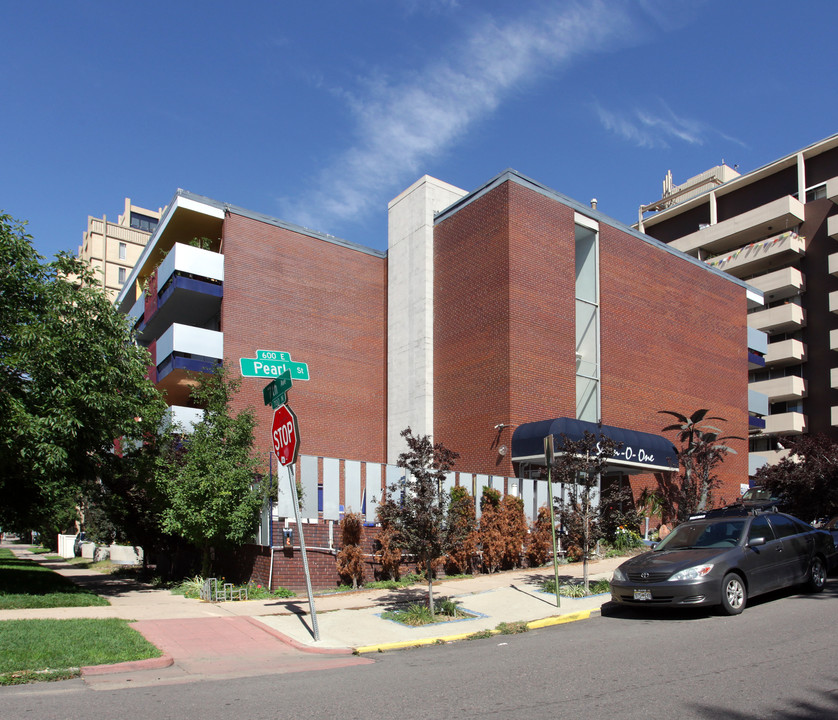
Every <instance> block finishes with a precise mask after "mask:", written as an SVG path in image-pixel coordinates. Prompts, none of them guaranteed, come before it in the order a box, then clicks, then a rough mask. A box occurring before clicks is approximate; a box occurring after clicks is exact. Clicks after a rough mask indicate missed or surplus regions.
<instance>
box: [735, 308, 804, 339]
mask: <svg viewBox="0 0 838 720" xmlns="http://www.w3.org/2000/svg"><path fill="white" fill-rule="evenodd" d="M805 325H806V313H805V312H804V311H803V308H802V307H800V305H797V304H795V303H785V304H784V305H778V306H777V307H771V308H766V309H765V310H758V311H757V312H753V313H749V314H748V327H752V328H754V329H755V330H762V331H763V332H767V333H777V332H794V331H795V330H799V329H800V328H802V327H804V326H805Z"/></svg>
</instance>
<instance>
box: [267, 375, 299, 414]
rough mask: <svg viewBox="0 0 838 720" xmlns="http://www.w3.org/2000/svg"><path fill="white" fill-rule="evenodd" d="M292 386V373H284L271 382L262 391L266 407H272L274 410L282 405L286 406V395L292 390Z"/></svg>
mask: <svg viewBox="0 0 838 720" xmlns="http://www.w3.org/2000/svg"><path fill="white" fill-rule="evenodd" d="M292 385H293V383H292V382H291V372H290V371H286V372H284V373H282V375H280V376H279V377H278V378H277V379H276V380H272V381H271V382H269V383H268V384H267V385H265V387H264V389H263V390H262V397H263V399H264V400H265V405H271V406H272V407H273V409H274V410H276V409H277V408H278V407H279V406H280V405H284V404H285V393H287V392H288V391H289V390H290V389H291V387H292Z"/></svg>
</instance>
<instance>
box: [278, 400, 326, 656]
mask: <svg viewBox="0 0 838 720" xmlns="http://www.w3.org/2000/svg"><path fill="white" fill-rule="evenodd" d="M271 442H272V443H273V448H274V453H276V459H277V460H278V461H279V464H280V465H282V466H283V467H285V468H287V469H288V483H289V484H290V485H291V501H292V502H293V503H294V516H295V518H296V520H297V535H298V536H299V538H300V555H302V558H303V570H304V571H305V576H306V591H307V592H308V605H309V609H310V612H311V629H312V631H313V633H314V640H315V642H316V641H318V640H320V628H319V627H318V626H317V610H316V609H315V607H314V593H313V592H312V590H311V573H310V571H309V568H308V556H307V555H306V541H305V537H304V536H303V520H302V517H300V500H299V497H298V495H297V478H296V471H295V469H294V464H295V463H296V462H297V451H298V450H299V447H300V428H299V425H298V423H297V416H296V415H295V414H294V411H293V410H292V409H291V408H290V407H289V406H288V405H286V404H285V403H283V404H282V405H280V406H279V407H278V408H277V409H276V410H274V419H273V423H272V425H271Z"/></svg>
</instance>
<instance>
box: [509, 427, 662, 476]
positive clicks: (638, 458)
mask: <svg viewBox="0 0 838 720" xmlns="http://www.w3.org/2000/svg"><path fill="white" fill-rule="evenodd" d="M586 430H587V431H588V432H590V433H593V434H594V435H596V436H597V437H602V436H605V437H609V438H611V439H612V440H614V441H615V442H617V443H622V447H621V448H620V450H618V451H617V453H616V454H615V455H614V458H613V460H612V461H611V462H609V465H613V466H614V467H615V468H620V469H623V470H625V471H631V470H634V471H635V472H642V471H648V472H669V471H672V470H677V469H678V455H677V451H676V450H675V446H674V445H673V444H672V443H671V442H669V440H667V439H666V438H664V437H661V436H660V435H652V434H651V433H644V432H638V431H637V430H627V429H626V428H619V427H613V426H611V425H597V423H592V422H585V421H584V420H574V419H573V418H556V419H554V420H540V421H539V422H531V423H524V424H523V425H519V426H518V427H517V428H515V432H513V433H512V461H513V462H531V463H537V464H541V465H544V464H545V459H544V438H546V437H547V436H548V435H553V437H554V438H555V439H554V441H553V442H554V444H555V449H556V452H557V453H558V452H561V447H562V435H565V436H567V437H568V438H569V439H571V440H581V439H582V438H583V437H584V436H585V431H586Z"/></svg>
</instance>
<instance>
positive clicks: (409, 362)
mask: <svg viewBox="0 0 838 720" xmlns="http://www.w3.org/2000/svg"><path fill="white" fill-rule="evenodd" d="M202 238H205V239H206V240H202ZM190 243H191V244H190ZM749 299H750V301H751V302H759V301H760V300H761V296H760V293H759V292H756V291H754V290H753V288H751V287H750V286H748V285H747V284H746V283H744V282H742V281H741V280H738V279H736V278H733V277H731V276H728V275H725V274H724V273H722V272H719V271H718V270H716V269H714V268H711V267H708V266H707V265H705V264H704V263H703V262H701V261H699V260H696V259H694V258H692V257H689V256H687V255H685V254H683V253H681V252H679V251H677V250H675V249H673V248H671V247H669V246H667V245H666V244H664V243H661V242H658V241H656V240H654V239H652V238H650V237H648V236H645V235H643V234H641V233H639V232H637V231H635V230H632V229H631V228H629V227H627V226H624V225H622V224H620V223H618V222H616V221H615V220H613V219H611V218H609V217H607V216H606V215H604V214H603V213H601V212H598V211H597V210H595V209H593V208H591V207H587V206H585V205H582V204H580V203H577V202H575V201H573V200H571V199H570V198H567V197H565V196H563V195H561V194H559V193H557V192H555V191H553V190H551V189H549V188H547V187H545V186H543V185H540V184H539V183H537V182H535V181H533V180H530V179H528V178H526V177H524V176H522V175H520V174H518V173H516V172H514V171H506V172H504V173H502V174H500V175H499V176H497V177H495V178H493V179H492V180H490V181H489V182H488V183H486V184H485V185H484V186H482V187H481V188H479V189H477V190H476V191H474V192H471V193H466V192H465V191H463V190H460V189H458V188H455V187H454V186H451V185H447V184H446V183H443V182H440V181H438V180H435V179H433V178H429V177H424V178H421V179H420V180H419V181H417V182H416V183H414V185H412V186H411V187H410V188H408V189H407V190H405V191H404V192H403V193H402V194H400V195H399V196H398V197H397V198H396V199H395V200H393V201H392V202H391V203H390V206H389V246H388V252H386V253H385V252H381V251H378V250H373V249H370V248H367V247H362V246H359V245H356V244H353V243H349V242H344V241H342V240H339V239H336V238H334V237H332V236H328V235H324V234H319V233H317V232H313V231H311V230H307V229H304V228H301V227H297V226H294V225H290V224H288V223H284V222H282V221H280V220H277V219H275V218H270V217H267V216H264V215H260V214H258V213H254V212H251V211H248V210H244V209H242V208H239V207H234V206H231V205H227V204H224V203H220V202H217V201H214V200H211V199H208V198H205V197H201V196H197V195H193V194H190V193H186V192H184V191H178V193H177V194H176V195H175V197H174V199H173V200H172V202H171V203H170V204H169V206H168V207H167V208H166V210H165V211H164V213H163V217H162V218H161V221H160V224H159V226H158V228H157V231H156V232H155V233H154V235H153V236H152V238H151V241H150V242H149V244H148V246H147V248H146V250H145V251H144V253H143V256H142V257H141V258H140V260H139V262H138V263H137V265H136V267H135V270H134V272H133V274H132V275H131V277H130V279H129V282H128V284H127V285H126V287H125V288H124V290H123V292H122V293H121V294H120V297H119V300H118V304H119V306H120V308H121V309H122V310H123V311H124V312H126V313H128V314H129V315H130V316H131V317H132V318H133V319H134V321H135V322H136V327H137V329H138V337H139V340H140V342H141V343H143V344H144V345H146V346H148V347H149V349H150V351H151V352H152V355H153V356H154V359H155V363H156V373H157V376H156V379H157V382H158V384H159V386H160V387H161V388H163V389H165V390H166V391H167V397H168V399H169V402H170V404H171V405H172V410H171V412H172V415H173V417H174V418H175V419H176V420H178V421H180V422H181V423H183V424H184V425H188V424H189V422H190V420H191V419H194V418H195V417H197V416H198V414H199V413H200V410H199V409H198V408H193V407H190V403H189V399H188V390H189V380H188V377H187V375H186V371H187V370H208V369H211V367H212V366H213V365H214V364H216V363H218V362H222V361H224V362H226V363H228V364H229V365H230V366H231V367H232V368H235V369H238V359H239V358H244V357H251V358H252V357H255V353H256V351H257V350H277V351H281V352H284V353H288V355H290V358H291V359H292V360H293V361H297V362H305V363H307V365H308V369H309V377H310V380H308V381H300V382H295V383H294V387H293V389H292V391H291V394H290V396H289V402H290V403H291V405H292V406H293V408H294V410H295V411H296V413H297V415H298V417H299V420H300V430H301V435H302V442H301V449H300V452H301V455H302V457H301V458H300V460H299V461H298V477H300V478H301V482H302V484H303V489H304V500H303V502H304V508H303V515H304V516H305V517H308V518H311V522H310V524H309V529H307V531H306V532H307V536H306V544H307V546H312V548H313V549H314V551H313V552H312V551H310V552H309V561H310V563H311V564H312V567H313V574H314V582H315V584H316V585H321V586H329V585H334V584H335V582H336V580H337V578H336V575H335V571H334V557H333V554H334V551H335V548H336V542H337V540H336V538H337V532H336V530H335V523H336V521H337V519H338V518H339V517H340V513H341V512H342V511H343V510H344V509H345V510H356V511H358V510H360V511H361V512H364V513H365V514H366V518H367V521H368V522H374V519H375V504H376V502H377V501H378V500H379V499H380V497H381V489H382V486H383V485H384V484H388V483H389V482H390V481H392V479H394V478H395V477H397V476H398V474H399V471H398V469H397V468H395V461H396V459H397V457H398V453H399V452H400V451H401V449H402V447H401V444H400V443H401V442H402V440H401V438H400V437H399V432H400V431H401V430H402V429H403V428H404V427H406V426H408V425H409V426H411V427H412V429H413V430H414V432H416V433H429V434H432V435H433V436H434V438H435V439H436V440H438V441H441V442H443V443H444V444H445V445H446V446H448V447H450V448H452V449H454V450H456V451H457V452H459V453H460V456H461V457H460V459H459V460H458V463H457V471H458V472H457V473H455V474H452V476H451V478H450V484H451V485H453V484H455V483H456V484H460V485H466V486H467V487H468V488H469V490H470V491H472V493H474V494H477V495H479V494H480V492H481V490H482V487H483V486H486V485H488V486H492V487H495V488H498V489H500V490H501V491H502V492H507V493H512V494H516V495H518V496H520V497H522V498H523V500H524V503H525V511H526V513H527V515H528V516H529V517H530V518H533V517H534V516H535V513H536V512H537V508H538V506H539V505H540V504H543V503H544V502H546V500H547V497H546V489H545V488H544V487H543V486H544V485H545V483H544V482H542V481H539V480H537V479H535V478H536V477H537V475H538V469H539V466H540V465H543V462H544V461H543V457H539V452H538V449H539V447H543V445H542V441H543V438H544V436H545V434H548V433H559V432H567V433H568V434H572V433H573V432H577V433H578V432H581V430H583V429H586V428H590V429H593V430H596V429H597V428H598V424H602V426H603V431H604V432H608V433H609V434H611V433H612V431H613V433H614V434H615V435H618V436H619V439H621V440H624V441H625V442H626V448H625V449H624V452H623V454H622V456H621V457H615V458H614V459H613V462H612V464H611V470H610V473H609V476H610V477H609V478H607V479H606V481H609V482H610V481H613V480H620V481H623V480H625V481H627V482H630V483H631V485H632V487H633V488H634V489H636V490H637V491H639V489H640V488H642V487H643V486H645V485H646V484H648V483H651V482H653V480H654V474H655V473H660V472H667V471H669V470H670V469H671V468H673V467H674V466H675V458H674V448H673V447H672V443H671V442H670V440H671V439H669V438H662V437H661V436H660V429H661V427H663V426H664V425H665V424H668V421H667V420H666V416H663V415H660V414H659V411H660V410H675V411H679V412H684V413H691V412H692V411H693V410H696V409H698V408H702V407H707V408H711V409H712V411H713V414H714V415H720V416H722V417H724V418H726V419H727V420H728V423H727V424H726V427H725V430H726V432H728V433H729V434H731V435H739V436H743V437H744V436H747V431H748V411H747V407H748V350H747V348H748V341H747V326H746V306H747V303H748V301H749ZM708 317H712V318H713V321H712V323H708V321H707V319H708ZM265 382H266V381H265V380H260V379H255V378H245V379H244V380H243V385H242V390H241V392H240V393H239V396H238V398H237V400H236V404H237V406H238V407H240V408H243V407H246V406H252V407H254V408H256V409H257V420H258V423H259V425H258V428H257V451H258V452H259V453H260V454H262V455H263V456H264V457H265V459H266V460H265V464H266V465H267V464H268V462H269V460H268V458H269V457H270V449H271V445H270V438H269V435H270V432H269V429H270V424H271V416H272V410H271V409H270V408H269V407H265V406H263V403H262V387H263V386H264V384H265ZM741 444H742V447H741V448H738V449H739V450H740V453H739V454H736V455H731V456H729V457H728V459H727V460H726V462H725V463H724V466H723V468H722V471H721V473H720V476H721V478H722V488H721V490H720V493H719V495H720V499H721V498H725V499H727V500H731V499H733V498H734V497H736V496H737V495H738V494H739V492H740V486H741V484H743V483H746V482H747V477H748V466H747V454H746V452H745V443H744V442H742V443H741ZM273 464H275V461H273ZM281 492H282V491H281ZM279 500H280V501H279V504H278V506H277V507H276V508H275V510H274V518H273V522H269V521H268V518H267V517H266V518H265V522H264V523H263V532H262V533H261V536H260V545H254V546H252V548H251V549H250V551H249V553H250V554H249V560H248V562H250V563H251V564H252V566H253V574H254V576H255V577H259V578H260V579H261V580H262V581H263V582H264V581H268V579H269V578H270V582H271V584H272V585H274V586H276V585H280V584H281V585H285V586H287V587H292V588H295V587H300V583H301V576H300V575H299V559H298V557H297V556H293V555H294V554H293V553H286V552H278V553H275V552H274V551H273V550H272V549H271V548H272V547H273V548H274V549H278V546H280V545H281V540H277V537H281V533H280V532H279V525H281V524H283V522H285V524H286V525H287V521H286V520H285V518H286V517H287V516H288V515H291V514H292V510H293V508H291V510H289V505H288V497H287V496H286V497H284V498H283V496H282V494H281V495H280V499H279ZM321 551H322V552H321Z"/></svg>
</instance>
